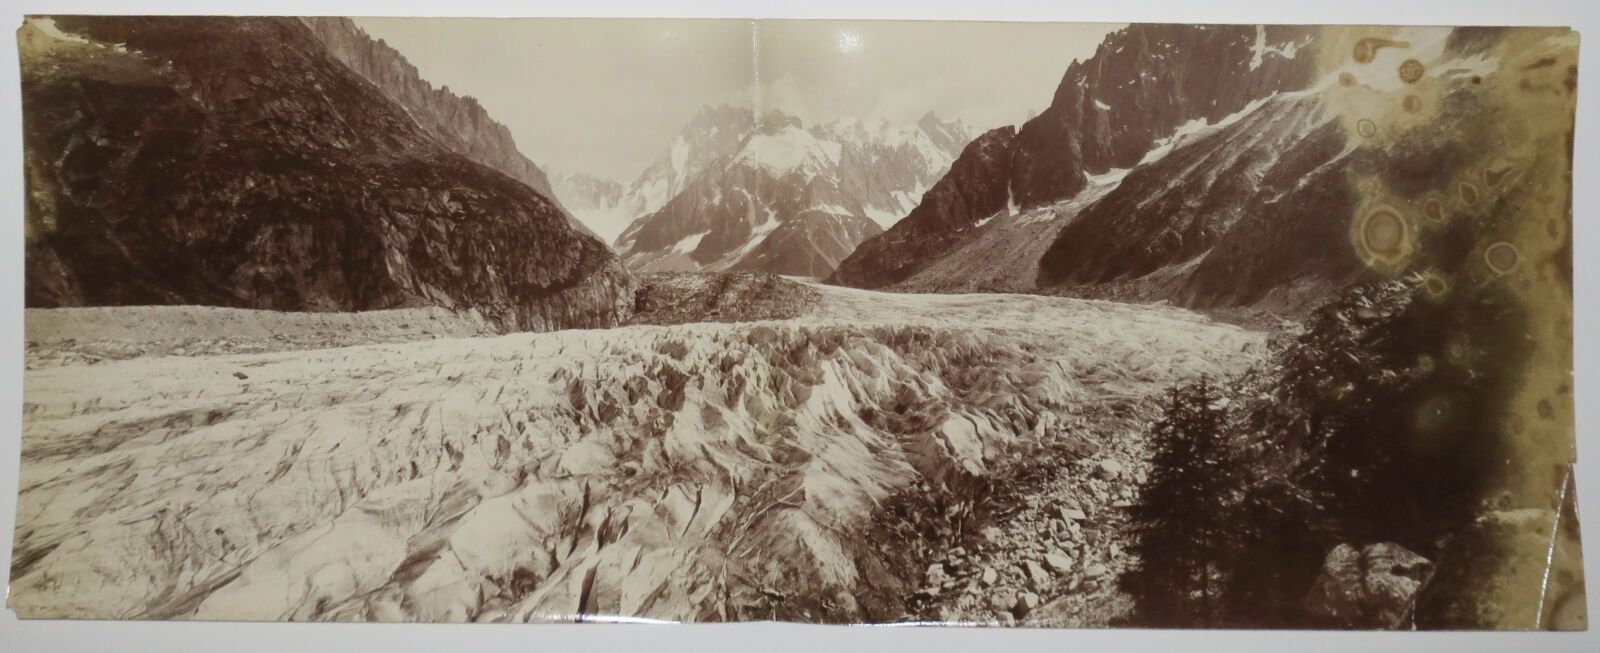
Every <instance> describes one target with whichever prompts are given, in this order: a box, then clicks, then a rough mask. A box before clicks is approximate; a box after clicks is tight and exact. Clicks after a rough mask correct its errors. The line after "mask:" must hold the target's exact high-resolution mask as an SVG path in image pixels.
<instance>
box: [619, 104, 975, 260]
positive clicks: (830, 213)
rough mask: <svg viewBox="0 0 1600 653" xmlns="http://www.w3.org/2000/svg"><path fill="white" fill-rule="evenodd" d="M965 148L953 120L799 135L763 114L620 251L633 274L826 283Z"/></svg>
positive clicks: (847, 124) (800, 130)
mask: <svg viewBox="0 0 1600 653" xmlns="http://www.w3.org/2000/svg"><path fill="white" fill-rule="evenodd" d="M966 139H967V131H966V128H965V127H964V126H963V125H961V124H960V123H959V122H945V121H941V120H939V119H938V118H936V117H934V116H933V115H932V114H929V115H927V116H925V117H923V118H922V119H921V120H920V121H919V122H918V123H917V124H916V125H905V126H892V125H889V124H888V123H886V122H882V121H879V122H874V123H863V122H860V121H855V120H840V121H836V122H832V123H828V124H824V125H817V126H813V127H811V128H806V127H804V126H803V125H802V124H801V122H800V120H799V119H797V118H794V117H792V116H788V115H785V114H783V113H782V112H779V111H776V110H774V111H769V112H767V113H765V114H763V115H762V116H761V117H760V119H759V120H757V121H755V123H754V126H753V128H752V131H751V132H750V133H748V134H746V135H744V136H743V137H742V138H741V140H740V141H739V142H738V146H737V148H736V149H735V150H734V151H733V152H731V153H729V154H728V155H726V156H724V157H722V158H720V159H717V160H715V161H712V162H710V163H708V164H706V165H705V166H704V169H703V170H702V171H701V172H700V173H699V176H698V177H694V178H692V180H691V181H689V183H688V185H687V186H685V187H684V188H683V189H682V191H681V192H679V193H677V194H676V195H675V196H674V197H672V198H671V199H670V200H669V201H668V202H667V203H666V204H665V205H663V206H662V207H661V208H660V210H658V211H655V212H654V213H651V214H648V215H645V216H643V217H641V218H639V219H638V220H636V221H635V222H634V223H633V224H632V225H630V226H629V227H628V229H627V230H626V231H624V232H623V234H622V236H620V237H619V238H618V240H617V247H618V251H619V252H620V253H621V254H622V255H623V257H624V259H625V260H626V261H627V262H628V265H629V267H630V268H632V269H635V270H642V271H670V270H754V271H764V272H772V273H776V274H789V275H799V276H824V275H826V274H827V273H828V272H830V271H832V269H833V268H834V266H836V265H837V264H838V262H839V261H841V260H843V258H844V257H845V256H846V255H848V254H849V252H850V251H851V250H853V249H854V248H855V246H856V245H857V244H858V243H860V242H861V241H862V240H864V239H865V238H867V237H868V236H871V235H873V234H876V233H878V232H879V231H881V229H882V226H883V225H886V224H893V223H894V222H895V221H896V220H898V219H899V217H900V216H902V215H904V214H905V212H906V211H908V210H909V209H910V208H911V207H912V206H913V205H914V203H915V198H916V197H918V196H920V195H921V194H922V192H923V191H924V189H926V188H927V187H928V186H929V185H930V184H931V183H932V182H933V181H934V180H936V179H938V177H939V176H940V175H941V174H942V173H943V171H944V170H945V169H946V167H947V166H948V165H949V163H950V162H951V161H952V160H953V159H954V158H955V155H956V153H957V152H958V151H959V148H960V147H961V146H962V145H963V144H964V143H965V141H966ZM675 143H676V141H675Z"/></svg>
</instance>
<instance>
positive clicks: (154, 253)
mask: <svg viewBox="0 0 1600 653" xmlns="http://www.w3.org/2000/svg"><path fill="white" fill-rule="evenodd" d="M20 41H21V45H22V53H23V56H22V69H23V75H22V80H23V93H22V97H23V107H24V112H25V120H24V125H23V126H24V148H25V153H26V157H25V169H26V176H27V181H28V196H27V208H26V216H27V220H26V232H27V261H26V268H27V291H26V292H27V305H28V306H30V307H54V306H93V305H131V304H201V305H213V306H229V307H242V308H263V309H274V310H285V311H335V310H340V311H343V310H368V309H380V308H398V307H413V306H442V307H446V308H450V309H455V310H462V311H477V312H478V313H479V314H481V315H482V316H483V317H484V318H486V319H487V320H489V321H490V322H491V323H493V324H495V325H496V326H498V327H499V328H503V329H519V330H545V329H556V328H565V327H579V326H606V325H612V324H616V323H618V322H621V321H622V320H624V319H626V317H627V313H628V312H629V310H630V309H631V304H632V295H633V288H634V286H635V283H636V282H635V281H634V280H633V278H632V277H631V275H629V274H628V273H627V272H626V271H625V270H624V269H623V268H622V267H621V266H620V265H619V262H618V260H617V259H616V257H615V256H614V255H613V254H612V253H611V252H610V251H609V250H607V248H606V247H605V245H604V244H603V243H601V242H600V241H598V240H596V239H594V238H592V237H587V236H585V235H582V234H580V233H578V232H577V231H575V230H574V229H573V228H572V227H571V226H569V224H568V223H567V221H566V219H565V217H564V215H563V213H562V212H561V210H560V209H559V207H558V206H557V205H556V204H555V203H554V202H553V201H552V200H550V199H549V198H548V197H547V196H545V195H541V194H540V193H539V192H536V191H535V190H534V189H533V188H532V187H530V185H529V183H528V182H526V181H524V180H522V179H518V178H516V177H513V176H510V175H508V174H506V173H504V172H502V171H501V170H499V169H497V168H495V167H491V166H488V165H485V164H483V163H480V162H478V161H476V160H474V159H473V158H471V157H468V156H465V155H463V154H460V153H459V152H457V151H456V150H455V148H452V147H449V146H447V145H444V144H442V142H441V138H440V137H439V136H438V135H437V134H435V133H432V132H430V130H429V129H427V128H425V127H424V126H423V123H427V122H428V120H419V119H418V117H417V112H416V111H408V109H407V107H406V106H405V105H404V104H402V103H398V102H396V101H395V100H394V99H393V98H392V97H391V96H390V95H389V94H388V93H387V92H385V91H383V90H381V89H380V88H379V87H378V86H376V85H374V84H373V83H371V82H370V80H369V78H367V77H365V76H363V75H361V74H358V73H357V72H355V71H353V70H352V69H351V68H350V67H348V65H347V64H346V62H345V61H344V59H343V58H341V57H338V56H336V55H334V54H333V53H331V52H330V50H329V47H328V46H327V44H326V41H325V37H324V38H319V36H318V34H317V32H314V31H313V30H312V28H310V27H308V26H307V25H306V24H305V23H302V22H300V21H298V20H296V19H278V18H187V17H184V18H173V17H161V18H128V17H107V18H90V17H59V18H55V19H48V18H42V19H30V21H29V22H28V23H27V24H26V25H25V26H24V28H23V34H22V36H21V38H20ZM390 63H393V64H395V65H401V64H403V60H390ZM402 69H403V70H412V69H410V68H406V67H404V66H402ZM396 77H397V78H406V75H405V74H402V73H396ZM418 88H421V87H418ZM435 97H443V96H435ZM452 97H453V96H452ZM463 102H464V104H458V105H456V106H458V107H475V106H476V104H475V103H470V102H465V101H463ZM437 106H438V107H439V108H440V110H441V111H443V110H445V109H447V108H448V106H450V105H449V103H442V104H439V105H437ZM469 114H470V115H469ZM441 115H444V114H441ZM472 115H475V116H477V117H476V118H472V117H471V116H472ZM458 117H461V119H463V120H467V121H468V122H469V123H470V122H471V121H473V120H487V119H486V118H485V117H484V116H483V114H482V113H481V110H480V111H479V112H477V113H475V114H472V113H471V112H467V113H463V114H460V116H458ZM441 124H442V123H441ZM480 124H483V125H487V124H488V123H487V122H483V123H480ZM505 142H506V143H509V139H507V140H506V141H505ZM484 147H489V145H488V144H484ZM491 151H493V150H490V149H485V150H481V151H480V152H481V153H484V154H485V155H487V153H488V152H491ZM512 151H514V150H512ZM530 170H532V169H531V168H529V169H525V170H524V172H528V171H530Z"/></svg>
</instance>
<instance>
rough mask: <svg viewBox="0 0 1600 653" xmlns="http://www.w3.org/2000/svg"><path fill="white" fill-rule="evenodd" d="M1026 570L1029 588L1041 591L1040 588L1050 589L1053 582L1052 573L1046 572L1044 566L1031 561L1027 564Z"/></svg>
mask: <svg viewBox="0 0 1600 653" xmlns="http://www.w3.org/2000/svg"><path fill="white" fill-rule="evenodd" d="M1025 569H1026V570H1027V573H1028V586H1029V587H1031V588H1033V589H1040V588H1043V587H1049V585H1050V580H1051V578H1050V572H1049V571H1046V570H1045V568H1044V567H1043V566H1041V565H1040V564H1039V563H1037V562H1034V561H1032V560H1029V561H1028V562H1027V563H1026V566H1025Z"/></svg>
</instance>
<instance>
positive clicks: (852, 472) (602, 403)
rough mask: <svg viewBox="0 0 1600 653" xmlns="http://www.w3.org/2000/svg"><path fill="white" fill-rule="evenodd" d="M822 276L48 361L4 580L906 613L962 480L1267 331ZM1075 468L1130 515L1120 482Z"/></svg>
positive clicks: (192, 605) (369, 613) (976, 518)
mask: <svg viewBox="0 0 1600 653" xmlns="http://www.w3.org/2000/svg"><path fill="white" fill-rule="evenodd" d="M740 279H746V280H759V278H757V277H739V278H733V279H732V280H731V281H730V285H726V286H724V287H723V288H722V289H721V290H718V291H717V292H716V293H715V294H716V295H721V294H723V293H724V292H725V291H729V290H732V291H734V292H736V293H739V292H744V291H745V290H754V291H758V294H762V295H765V294H766V291H764V290H760V289H759V288H758V286H759V285H760V284H756V285H752V284H748V283H745V282H744V281H741V280H740ZM780 285H781V284H780ZM689 292H691V293H700V290H698V289H695V288H690V289H689ZM784 292H789V291H784ZM805 292H807V293H810V294H812V295H813V297H812V298H811V299H810V300H808V308H807V309H806V311H805V312H804V314H801V315H797V316H794V317H793V318H791V319H788V320H784V321H771V322H754V323H741V324H712V323H700V324H690V325H682V326H672V327H660V326H628V327H623V328H620V329H611V330H568V331H561V332H556V333H540V334H514V335H509V336H501V337H495V338H461V339H441V340H430V341H426V342H410V343H400V344H376V345H367V346H353V347H340V348H334V349H314V350H309V351H278V352H274V353H251V354H239V355H215V356H200V357H183V356H165V355H159V354H163V353H165V352H164V351H156V352H155V353H157V354H158V355H157V356H153V357H144V358H135V359H130V360H119V361H111V362H101V363H98V364H95V365H93V366H92V368H91V367H88V366H84V365H78V364H66V365H61V366H53V367H48V368H45V369H35V370H31V371H29V372H28V379H27V383H26V389H27V397H26V398H25V400H26V402H27V406H26V408H25V413H26V415H27V419H26V422H25V425H24V430H23V440H22V450H23V459H24V464H23V466H22V472H21V495H20V499H19V501H18V512H17V523H18V527H17V541H16V549H15V550H16V552H17V554H16V558H15V559H14V560H13V562H12V571H11V579H12V581H11V582H12V585H11V592H10V595H9V602H10V606H11V607H12V608H13V609H15V610H16V611H17V613H18V614H19V615H21V616H23V617H25V618H27V617H43V616H49V617H82V618H90V617H99V618H110V617H118V618H180V619H181V618H192V619H293V620H384V621H389V620H439V621H532V620H539V621H544V620H564V619H570V618H571V615H574V614H579V613H582V614H587V615H622V616H632V617H650V618H658V619H677V620H708V621H717V620H734V619H769V618H780V619H781V618H794V619H805V620H809V621H817V620H823V621H859V620H863V619H869V620H873V619H875V620H900V619H911V618H915V617H916V616H917V615H918V614H919V611H920V610H921V608H918V607H917V601H918V600H919V599H916V598H914V597H915V596H916V595H918V593H919V592H920V589H921V588H923V587H924V586H925V583H926V582H927V581H926V580H925V578H924V574H925V570H926V568H927V567H928V560H929V558H928V556H929V555H940V556H942V555H943V554H942V553H937V554H935V553H934V552H936V551H938V550H939V549H941V548H942V547H944V546H946V545H947V544H949V542H948V541H947V540H946V539H944V538H943V536H940V535H939V534H938V532H936V529H935V530H923V529H924V528H927V529H934V527H935V526H936V525H941V524H942V525H944V526H940V528H948V527H950V526H951V525H952V524H953V525H955V526H956V527H958V529H959V528H960V527H961V524H962V523H963V520H962V518H961V517H960V515H968V517H967V518H966V519H965V522H964V523H965V525H966V530H965V531H963V532H965V533H968V534H970V535H973V536H974V537H975V536H976V534H977V533H978V532H979V531H981V530H982V529H984V528H985V527H986V526H987V525H988V524H989V522H988V521H986V520H989V519H993V520H994V522H993V523H995V524H1001V523H1003V521H1004V517H1003V516H1002V515H999V514H995V513H990V512H985V510H987V509H983V510H977V511H971V510H973V508H972V507H973V506H974V505H977V504H976V503H975V502H982V501H985V500H986V499H985V498H986V497H988V496H990V494H991V493H990V492H989V491H988V488H992V487H1011V488H1021V487H1023V485H1022V484H1021V482H1020V481H1018V482H1012V481H1011V480H1009V478H1008V477H1007V476H1005V475H1006V474H1008V473H1009V470H1012V469H1014V468H1016V467H1017V466H1018V465H1019V464H1020V461H1027V460H1033V459H1035V458H1036V456H1035V455H1034V454H1035V452H1038V451H1041V450H1049V451H1055V452H1058V454H1059V455H1066V454H1065V453H1064V452H1068V451H1075V452H1077V453H1076V454H1074V457H1075V458H1083V459H1091V458H1090V457H1091V456H1096V457H1097V458H1093V459H1095V460H1097V459H1098V458H1107V457H1112V456H1121V455H1122V454H1120V453H1115V452H1114V447H1117V446H1121V445H1115V440H1114V439H1112V438H1110V434H1109V432H1108V433H1105V434H1102V433H1100V429H1099V423H1100V421H1102V420H1107V419H1110V420H1116V419H1120V418H1116V417H1114V416H1116V415H1124V416H1126V415H1128V414H1130V413H1128V412H1127V410H1126V409H1127V407H1128V406H1130V405H1133V404H1136V403H1138V402H1140V401H1141V400H1142V398H1144V397H1146V396H1147V395H1149V394H1150V393H1154V392H1158V391H1159V390H1160V389H1161V388H1163V387H1165V386H1166V385H1167V384H1169V383H1173V382H1175V381H1178V380H1182V379H1187V378H1192V377H1194V376H1197V375H1199V374H1210V375H1213V376H1215V375H1221V374H1228V373H1231V372H1233V371H1237V370H1239V369H1242V368H1243V367H1244V366H1246V365H1249V364H1250V363H1251V361H1253V360H1255V359H1256V358H1258V357H1259V356H1260V355H1261V353H1262V351H1263V348H1262V339H1261V336H1260V335H1259V334H1254V333H1250V332H1247V331H1244V330H1241V329H1238V328H1236V327H1231V326H1226V325H1219V324H1216V323H1213V322H1211V321H1209V320H1207V319H1205V318H1203V317H1201V316H1199V315H1196V314H1194V313H1191V312H1188V311H1184V310H1180V309H1175V308H1170V307H1159V306H1136V305H1125V304H1115V303H1109V302H1095V301H1086V300H1077V299H1069V298H1061V297H1035V296H1019V295H941V296H915V295H894V294H884V293H875V292H867V291H859V290H852V289H843V288H832V287H826V286H823V287H815V288H814V289H808V290H806V291H805ZM706 298H707V299H709V298H710V296H709V295H706ZM123 310H145V309H143V308H139V309H123ZM89 406H92V407H93V408H92V410H89V409H86V407H89ZM313 406H314V407H316V409H315V410H309V409H308V408H309V407H313ZM1102 448H1104V451H1103V453H1101V454H1096V453H1095V452H1097V451H1101V450H1102ZM224 459H225V460H226V464H215V465H213V464H211V463H210V462H207V461H222V460H224ZM1053 459H1054V458H1053ZM174 461H185V462H184V464H174ZM1088 465H1089V463H1087V462H1086V463H1085V466H1086V468H1087V466H1088ZM201 470H203V471H201ZM1080 489H1081V490H1082V492H1084V494H1082V495H1081V497H1080V498H1081V500H1082V502H1083V505H1081V506H1080V507H1081V509H1082V510H1083V511H1085V513H1086V514H1087V515H1089V516H1090V517H1091V518H1093V519H1096V520H1101V521H1102V523H1103V524H1107V525H1109V524H1111V523H1113V521H1111V520H1112V519H1114V518H1111V517H1109V516H1110V515H1114V514H1115V513H1116V512H1117V511H1118V510H1119V508H1118V507H1116V506H1115V505H1113V504H1114V503H1115V502H1116V501H1117V500H1118V499H1117V496H1118V495H1117V494H1116V493H1115V492H1111V493H1107V492H1106V491H1105V489H1104V488H1098V489H1097V488H1094V487H1084V488H1080ZM1096 491H1099V492H1100V493H1099V494H1095V492H1096ZM969 511H971V512H969ZM917 515H921V516H923V517H924V518H925V519H923V520H921V521H919V522H916V523H913V521H912V519H913V518H914V517H915V516H917ZM1013 521H1014V520H1013ZM1041 523H1043V522H1041ZM1028 524H1029V525H1030V526H1031V525H1033V524H1034V522H1033V521H1029V522H1028ZM1100 528H1101V527H1100V526H1095V525H1094V524H1093V523H1090V522H1085V523H1084V528H1083V532H1082V533H1081V534H1080V535H1081V536H1082V538H1080V539H1079V540H1077V543H1076V544H1072V543H1063V544H1062V545H1061V546H1063V547H1065V548H1068V549H1071V550H1073V551H1074V552H1076V553H1074V554H1072V555H1073V557H1074V560H1073V561H1072V562H1071V563H1062V565H1063V568H1061V569H1058V570H1055V571H1053V572H1052V573H1054V574H1056V576H1055V579H1054V580H1048V581H1047V580H1045V579H1040V580H1039V581H1038V582H1040V583H1046V582H1048V583H1050V585H1049V587H1050V588H1051V589H1050V590H1048V591H1047V592H1046V594H1047V595H1048V596H1051V597H1055V596H1057V595H1058V594H1060V593H1072V592H1076V591H1078V590H1079V589H1081V588H1079V587H1078V585H1076V584H1074V583H1072V579H1073V578H1078V577H1082V576H1086V575H1087V576H1090V577H1098V576H1103V575H1104V574H1105V573H1106V572H1105V564H1106V563H1105V562H1104V561H1105V560H1111V559H1115V554H1114V553H1106V551H1107V550H1108V549H1107V547H1109V546H1110V544H1111V542H1110V541H1108V540H1102V541H1101V544H1099V545H1094V544H1092V543H1089V542H1086V541H1085V539H1083V538H1088V537H1091V535H1090V534H1091V533H1094V532H1097V531H1098V530H1099V529H1100ZM1071 530H1074V531H1075V530H1077V529H1076V528H1072V529H1071ZM1067 537H1068V536H1065V535H1064V536H1063V538H1067ZM997 542H998V540H997ZM1024 554H1025V553H1024V552H1023V551H1020V550H1017V551H1012V550H1006V551H1004V552H1001V551H999V550H997V551H996V552H995V553H994V555H995V556H997V557H998V556H1002V555H1003V556H1004V558H1005V559H1006V560H1011V559H1015V557H1016V556H1021V555H1024ZM985 555H988V554H985ZM1026 555H1032V554H1031V553H1027V554H1026ZM1031 559H1032V558H1029V560H1031ZM1057 562H1060V561H1057ZM1051 564H1056V563H1055V562H1052V563H1051ZM1003 582H1006V583H1012V582H1013V581H1012V580H1011V579H1009V578H1008V579H1006V580H1004V581H1003ZM1069 588H1071V589H1069ZM980 618H983V619H984V620H989V621H992V620H993V619H994V617H992V616H991V615H990V614H989V613H983V614H982V615H981V616H980Z"/></svg>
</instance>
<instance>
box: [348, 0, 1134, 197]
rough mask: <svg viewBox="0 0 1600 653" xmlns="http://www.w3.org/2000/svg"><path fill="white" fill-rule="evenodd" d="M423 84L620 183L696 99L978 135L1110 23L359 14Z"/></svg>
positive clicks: (553, 166)
mask: <svg viewBox="0 0 1600 653" xmlns="http://www.w3.org/2000/svg"><path fill="white" fill-rule="evenodd" d="M355 21H356V23H357V24H358V25H360V26H361V27H362V28H363V29H365V30H366V31H367V32H368V33H369V34H371V35H372V36H374V37H377V38H381V39H383V40H385V41H387V42H388V43H389V44H390V45H391V46H393V47H394V48H395V49H397V50H399V51H400V52H401V53H402V54H404V55H405V56H406V58H407V59H409V60H410V61H411V63H413V64H415V65H416V66H417V69H418V70H419V71H420V72H421V73H422V76H423V77H424V78H425V79H427V80H428V81H430V82H433V83H434V84H435V85H440V86H449V87H450V89H451V90H453V91H455V92H456V93H459V94H464V95H470V96H473V97H475V98H477V99H478V101H479V102H481V103H482V104H483V106H484V108H486V109H487V110H488V111H489V115H490V116H492V117H493V118H494V119H496V120H498V121H500V122H502V123H504V124H505V125H506V126H507V127H509V128H510V129H511V134H512V136H513V137H514V138H515V139H516V141H517V147H518V149H520V150H521V151H522V153H523V154H524V155H526V156H527V157H528V158H530V159H532V160H533V161H534V162H535V163H538V164H539V165H540V167H542V168H544V169H545V171H546V172H551V173H584V174H589V175H593V176H596V177H599V178H602V179H612V180H615V181H619V182H621V183H623V184H628V183H630V182H632V181H633V179H634V178H635V177H637V176H638V174H639V173H640V172H641V171H643V170H644V168H645V167H646V166H648V165H650V163H651V162H652V161H654V160H655V159H656V158H657V157H658V156H660V155H661V154H662V153H664V152H665V151H666V149H667V144H668V143H669V142H670V141H671V140H672V136H673V135H674V134H676V133H677V132H678V130H679V129H681V128H682V127H683V125H684V123H686V122H688V120H689V119H690V118H691V117H693V116H694V114H695V112H696V111H698V110H699V108H700V107H701V106H704V105H707V104H720V103H725V102H726V103H730V104H736V105H743V106H759V107H760V108H762V109H767V108H777V109H781V110H783V111H785V112H786V113H790V114H793V115H797V116H799V117H800V118H801V119H802V120H804V121H805V122H806V124H808V125H809V124H814V123H819V122H827V121H830V120H834V119H838V118H845V117H853V118H858V119H862V120H877V119H879V118H883V119H887V120H889V121H891V122H896V123H901V122H912V121H915V120H916V119H917V118H919V117H920V116H921V115H922V114H924V113H926V112H928V111H930V110H931V111H933V112H934V113H936V114H938V115H939V116H940V117H941V118H945V119H951V118H959V119H961V120H963V121H965V122H966V123H967V124H968V125H971V126H973V127H977V128H981V129H988V128H992V127H998V126H1001V125H1006V124H1016V123H1019V122H1021V121H1022V120H1024V119H1025V118H1026V117H1027V116H1028V115H1029V113H1030V112H1037V111H1042V110H1043V109H1044V108H1045V107H1046V106H1048V105H1049V103H1050V98H1051V96H1052V95H1053V94H1054V93H1055V88H1056V85H1057V84H1058V83H1059V82H1060V81H1061V76H1062V74H1063V73H1065V72H1066V69H1067V65H1068V64H1069V63H1071V62H1072V60H1073V59H1086V58H1088V57H1089V56H1090V55H1092V54H1093V53H1094V49H1095V47H1096V46H1097V45H1098V44H1099V42H1100V40H1101V39H1102V38H1103V37H1104V36H1105V34H1106V33H1107V32H1110V31H1112V30H1115V29H1118V28H1120V27H1122V25H1121V24H1112V23H1000V22H933V21H810V20H805V21H802V20H764V21H760V22H759V23H755V22H752V21H749V20H710V19H692V20H683V19H581V18H580V19H571V18H567V19H545V18H357V19H355Z"/></svg>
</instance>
